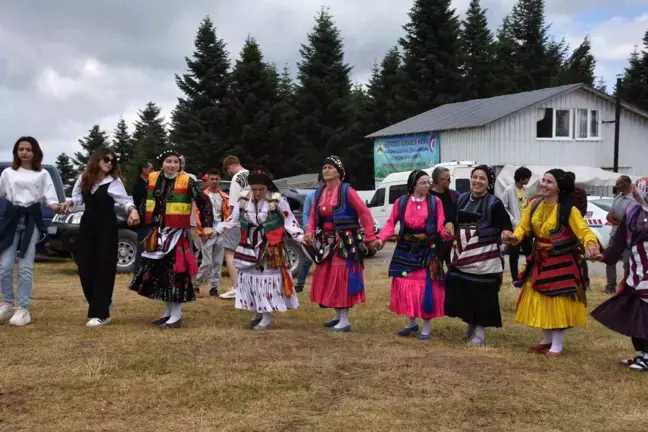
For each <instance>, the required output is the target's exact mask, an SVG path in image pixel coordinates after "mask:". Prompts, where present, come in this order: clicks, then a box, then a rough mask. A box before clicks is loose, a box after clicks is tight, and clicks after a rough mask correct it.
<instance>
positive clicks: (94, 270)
mask: <svg viewBox="0 0 648 432" xmlns="http://www.w3.org/2000/svg"><path fill="white" fill-rule="evenodd" d="M71 204H74V205H75V206H82V205H83V206H84V211H83V216H82V217H81V223H80V224H79V240H78V242H77V245H76V263H77V267H78V270H79V279H80V280H81V286H82V287H83V294H84V295H85V298H86V300H87V301H88V315H87V317H88V322H87V323H86V326H88V327H99V326H104V325H106V324H109V323H110V321H111V319H110V304H111V302H112V295H113V290H114V288H115V275H116V273H117V255H118V253H117V246H118V245H119V229H118V226H117V215H116V214H115V204H118V205H120V206H121V207H123V208H124V210H125V211H126V214H128V221H127V223H128V225H137V224H138V223H139V213H138V211H137V207H135V204H133V200H132V199H131V198H130V197H129V196H128V193H127V192H126V189H125V188H124V184H123V183H122V181H121V170H120V169H119V166H117V156H115V153H114V152H113V151H112V150H109V149H107V148H99V149H97V150H95V151H94V152H92V155H90V160H89V161H88V166H87V167H86V168H85V169H84V170H83V173H82V174H81V176H80V177H79V179H78V180H77V181H76V183H75V185H74V188H73V189H72V202H71Z"/></svg>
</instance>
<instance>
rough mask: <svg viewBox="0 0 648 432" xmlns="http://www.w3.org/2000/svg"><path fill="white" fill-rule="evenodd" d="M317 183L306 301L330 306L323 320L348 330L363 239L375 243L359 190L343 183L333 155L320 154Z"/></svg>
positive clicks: (359, 286) (308, 238)
mask: <svg viewBox="0 0 648 432" xmlns="http://www.w3.org/2000/svg"><path fill="white" fill-rule="evenodd" d="M322 175H323V177H324V181H325V182H326V184H325V185H323V186H320V187H319V188H318V189H317V191H316V192H315V197H314V198H313V211H312V212H311V215H310V218H309V220H308V228H307V230H306V235H305V236H304V242H305V243H306V244H308V245H310V246H309V247H305V248H304V249H305V251H306V253H307V254H308V255H309V257H310V258H311V259H312V261H313V262H314V263H315V264H316V268H315V273H314V275H313V285H312V288H311V301H313V302H314V303H318V304H319V305H320V306H322V307H327V308H335V318H334V319H332V320H331V321H328V322H326V323H324V327H328V328H329V331H331V332H336V333H346V332H350V331H351V323H350V321H349V308H350V307H352V306H353V305H355V304H358V303H364V301H365V292H364V280H363V273H362V270H363V264H362V259H363V257H364V253H365V251H366V246H365V243H369V244H370V245H371V247H376V246H377V241H376V236H375V232H374V225H373V218H372V217H371V212H370V211H369V209H368V208H367V206H366V205H365V204H364V203H363V202H362V199H361V198H360V197H359V196H358V193H357V192H356V191H355V189H353V188H352V187H351V186H350V185H349V184H347V183H343V180H344V178H345V175H346V172H345V170H344V165H343V164H342V161H341V160H340V158H338V157H337V156H329V157H328V158H326V160H324V166H323V167H322Z"/></svg>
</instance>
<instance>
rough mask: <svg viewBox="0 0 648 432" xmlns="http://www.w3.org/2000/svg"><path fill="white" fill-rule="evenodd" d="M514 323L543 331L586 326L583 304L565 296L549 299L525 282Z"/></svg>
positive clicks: (585, 311) (585, 310)
mask: <svg viewBox="0 0 648 432" xmlns="http://www.w3.org/2000/svg"><path fill="white" fill-rule="evenodd" d="M515 322H518V323H520V324H526V325H528V326H530V327H537V328H541V329H545V330H551V329H564V328H569V327H576V326H584V325H587V309H586V308H585V304H584V303H583V302H581V301H579V300H577V299H574V298H572V297H567V296H559V297H549V296H546V295H544V294H540V293H539V292H537V291H536V290H534V289H533V286H532V284H531V281H528V280H527V281H526V283H525V284H524V287H523V288H522V293H520V300H519V301H518V306H517V311H516V312H515Z"/></svg>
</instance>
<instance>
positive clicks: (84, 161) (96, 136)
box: [72, 125, 109, 171]
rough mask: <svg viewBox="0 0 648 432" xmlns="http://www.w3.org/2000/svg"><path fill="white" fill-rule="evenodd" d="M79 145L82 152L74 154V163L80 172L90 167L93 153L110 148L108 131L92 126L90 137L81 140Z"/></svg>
mask: <svg viewBox="0 0 648 432" xmlns="http://www.w3.org/2000/svg"><path fill="white" fill-rule="evenodd" d="M79 145H81V149H82V151H80V152H75V153H74V158H73V159H72V162H73V163H74V165H75V166H76V169H77V170H78V171H83V170H84V169H85V167H86V166H87V165H88V160H90V155H91V154H92V152H94V151H95V150H97V149H98V148H100V147H108V146H109V142H108V136H107V135H106V131H104V130H102V129H101V128H100V127H99V125H94V126H92V129H90V132H89V133H88V135H87V136H85V137H83V138H81V139H80V140H79Z"/></svg>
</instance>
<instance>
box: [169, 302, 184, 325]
mask: <svg viewBox="0 0 648 432" xmlns="http://www.w3.org/2000/svg"><path fill="white" fill-rule="evenodd" d="M181 315H182V303H171V318H169V321H167V322H166V323H167V324H173V323H174V322H178V321H180V317H181Z"/></svg>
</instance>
